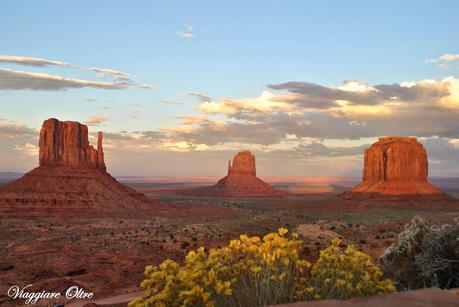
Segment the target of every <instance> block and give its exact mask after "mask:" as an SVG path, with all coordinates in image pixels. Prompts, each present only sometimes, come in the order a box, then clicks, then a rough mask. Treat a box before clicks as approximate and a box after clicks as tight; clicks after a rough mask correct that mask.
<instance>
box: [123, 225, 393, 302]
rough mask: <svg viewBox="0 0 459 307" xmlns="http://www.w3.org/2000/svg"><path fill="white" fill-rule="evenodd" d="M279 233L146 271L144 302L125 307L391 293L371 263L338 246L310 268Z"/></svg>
mask: <svg viewBox="0 0 459 307" xmlns="http://www.w3.org/2000/svg"><path fill="white" fill-rule="evenodd" d="M287 233H288V230H287V229H285V228H281V229H279V231H278V232H277V233H270V234H267V235H265V236H264V237H263V238H260V237H257V236H254V237H249V236H247V235H241V236H240V238H239V239H238V240H232V241H230V243H229V244H228V245H227V246H225V247H222V248H217V249H211V250H210V251H209V252H208V253H206V252H205V250H204V248H202V247H201V248H199V249H197V250H195V251H190V252H189V253H188V254H187V256H186V258H185V263H184V265H183V266H180V265H179V264H178V263H176V262H174V261H172V260H169V259H168V260H166V261H164V262H163V263H162V264H161V265H160V266H159V267H152V266H148V267H147V268H146V270H145V275H146V277H147V278H146V279H145V280H144V281H143V282H142V284H141V287H142V288H144V289H146V293H145V296H144V297H143V298H139V299H137V300H135V301H133V302H131V303H130V304H129V305H130V306H265V305H272V304H278V303H286V302H291V301H295V300H300V299H322V298H328V297H334V298H348V297H353V296H365V295H371V294H379V293H385V292H391V291H393V290H394V289H393V285H392V282H390V281H389V280H381V272H380V271H379V269H378V268H377V267H375V266H374V265H372V263H371V259H370V257H369V256H368V255H365V254H363V253H361V252H359V251H356V250H355V248H354V247H353V246H349V247H348V248H347V249H346V250H345V251H344V252H342V251H341V250H340V248H339V244H340V241H339V240H334V241H333V242H332V245H331V246H330V247H329V248H327V249H325V250H323V251H321V254H320V258H319V260H318V261H317V263H316V264H315V265H314V266H313V268H312V270H310V266H311V264H310V263H309V262H308V261H306V260H304V259H301V258H300V255H299V250H300V247H301V245H302V241H301V240H299V239H298V235H297V234H292V235H291V236H287Z"/></svg>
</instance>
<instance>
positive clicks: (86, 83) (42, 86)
mask: <svg viewBox="0 0 459 307" xmlns="http://www.w3.org/2000/svg"><path fill="white" fill-rule="evenodd" d="M83 87H92V88H100V89H115V90H119V89H126V88H128V87H129V84H127V83H120V82H101V81H91V80H83V79H71V78H66V77H63V76H59V75H50V74H45V73H36V72H26V71H16V70H10V69H7V68H0V90H2V89H3V90H44V91H58V90H65V89H69V88H83Z"/></svg>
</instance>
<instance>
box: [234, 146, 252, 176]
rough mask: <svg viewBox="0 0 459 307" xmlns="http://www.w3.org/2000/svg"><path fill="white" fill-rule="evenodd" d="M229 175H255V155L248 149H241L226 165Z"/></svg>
mask: <svg viewBox="0 0 459 307" xmlns="http://www.w3.org/2000/svg"><path fill="white" fill-rule="evenodd" d="M230 175H249V176H256V175H257V171H256V168H255V156H254V155H252V153H251V152H250V151H241V152H240V153H238V154H237V155H236V156H235V157H234V158H233V165H231V161H230V163H229V165H228V176H230Z"/></svg>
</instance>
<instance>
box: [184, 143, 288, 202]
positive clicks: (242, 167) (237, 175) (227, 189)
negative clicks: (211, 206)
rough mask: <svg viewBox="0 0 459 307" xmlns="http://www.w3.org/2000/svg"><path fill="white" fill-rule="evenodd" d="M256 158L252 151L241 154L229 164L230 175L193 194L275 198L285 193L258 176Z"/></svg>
mask: <svg viewBox="0 0 459 307" xmlns="http://www.w3.org/2000/svg"><path fill="white" fill-rule="evenodd" d="M256 173H257V172H256V166H255V156H254V155H252V153H251V152H250V151H242V152H239V153H238V154H237V155H236V156H235V157H234V158H233V163H232V164H231V161H229V163H228V174H227V175H226V176H225V177H224V178H222V179H220V180H219V181H218V182H217V184H215V185H214V186H212V187H208V188H200V189H195V190H193V191H192V192H191V194H195V195H206V196H217V197H275V196H283V195H285V193H284V192H282V191H279V190H277V189H275V188H273V187H272V186H271V185H269V184H267V183H266V182H264V181H263V180H261V179H260V178H258V177H257V176H256Z"/></svg>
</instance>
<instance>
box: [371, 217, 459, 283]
mask: <svg viewBox="0 0 459 307" xmlns="http://www.w3.org/2000/svg"><path fill="white" fill-rule="evenodd" d="M379 263H380V266H381V268H382V269H383V271H384V272H385V274H386V275H387V276H390V277H391V278H392V279H393V280H394V282H395V284H396V286H397V288H398V289H399V290H409V289H419V288H424V287H439V288H455V287H459V219H455V220H454V223H453V224H452V225H441V226H436V225H429V224H428V223H427V222H426V221H425V220H424V219H422V218H420V217H415V218H413V219H412V220H411V222H410V223H409V224H408V225H407V226H406V227H405V230H404V231H402V232H401V233H400V234H399V237H398V242H397V243H395V244H393V245H391V246H390V247H389V248H388V249H387V250H386V251H385V252H384V254H383V255H382V256H381V257H380V259H379Z"/></svg>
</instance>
